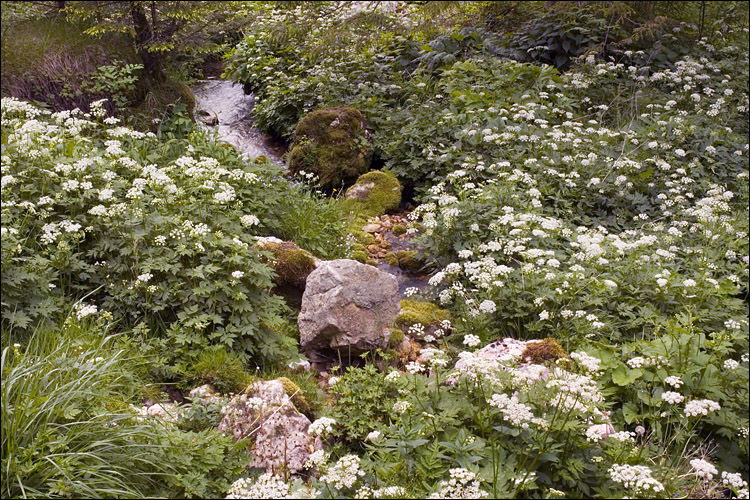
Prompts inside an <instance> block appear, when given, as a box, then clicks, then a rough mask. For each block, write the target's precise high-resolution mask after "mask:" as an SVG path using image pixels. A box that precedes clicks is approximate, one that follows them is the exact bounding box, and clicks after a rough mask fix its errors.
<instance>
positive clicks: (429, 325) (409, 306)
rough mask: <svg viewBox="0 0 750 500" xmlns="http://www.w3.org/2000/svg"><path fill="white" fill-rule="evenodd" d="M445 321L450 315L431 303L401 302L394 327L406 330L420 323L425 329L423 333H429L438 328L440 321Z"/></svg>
mask: <svg viewBox="0 0 750 500" xmlns="http://www.w3.org/2000/svg"><path fill="white" fill-rule="evenodd" d="M446 319H450V313H449V312H448V311H447V310H445V309H440V308H439V307H438V306H436V305H435V304H433V303H432V302H420V301H417V300H402V301H401V312H400V313H399V314H398V317H397V318H396V327H397V328H400V329H402V330H408V329H409V327H410V326H412V325H415V324H417V323H421V324H422V325H424V327H425V333H431V332H432V331H434V330H436V329H438V328H439V327H440V322H441V321H444V320H446Z"/></svg>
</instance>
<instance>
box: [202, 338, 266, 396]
mask: <svg viewBox="0 0 750 500" xmlns="http://www.w3.org/2000/svg"><path fill="white" fill-rule="evenodd" d="M188 378H189V379H191V380H192V381H193V383H198V384H211V385H213V386H214V387H215V388H216V390H217V391H219V392H221V393H224V394H226V393H230V392H239V391H241V390H242V389H243V388H245V387H247V386H248V385H250V384H252V383H253V382H254V381H255V380H256V378H255V377H254V376H253V375H251V374H250V373H249V372H248V371H246V370H245V367H244V365H243V363H242V361H241V360H240V359H239V358H238V357H237V355H236V354H235V353H233V352H231V351H228V350H227V349H226V348H224V347H223V346H219V347H213V348H210V349H207V350H205V351H203V352H202V353H201V354H200V356H198V360H197V361H196V362H195V364H193V365H192V367H191V368H190V369H189V371H188Z"/></svg>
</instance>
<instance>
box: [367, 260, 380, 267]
mask: <svg viewBox="0 0 750 500" xmlns="http://www.w3.org/2000/svg"><path fill="white" fill-rule="evenodd" d="M365 264H367V265H368V266H373V267H378V261H377V260H373V259H367V260H366V261H365Z"/></svg>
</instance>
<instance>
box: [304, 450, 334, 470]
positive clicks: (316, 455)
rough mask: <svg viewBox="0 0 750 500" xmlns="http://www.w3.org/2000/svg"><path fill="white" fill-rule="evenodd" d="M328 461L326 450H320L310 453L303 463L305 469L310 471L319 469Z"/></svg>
mask: <svg viewBox="0 0 750 500" xmlns="http://www.w3.org/2000/svg"><path fill="white" fill-rule="evenodd" d="M327 461H328V453H326V450H323V449H320V450H315V451H314V452H312V453H310V455H309V456H308V457H307V460H306V461H305V468H306V469H311V468H313V467H320V466H321V465H323V464H325V463H326V462H327Z"/></svg>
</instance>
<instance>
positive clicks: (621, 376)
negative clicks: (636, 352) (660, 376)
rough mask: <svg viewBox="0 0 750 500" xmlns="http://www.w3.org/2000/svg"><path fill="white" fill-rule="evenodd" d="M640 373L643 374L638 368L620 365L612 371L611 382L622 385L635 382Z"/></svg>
mask: <svg viewBox="0 0 750 500" xmlns="http://www.w3.org/2000/svg"><path fill="white" fill-rule="evenodd" d="M641 375H643V372H642V371H641V370H640V369H638V368H635V369H630V368H627V367H626V366H625V365H620V367H618V368H617V369H616V370H615V371H614V372H612V382H614V383H615V384H617V385H619V386H622V387H624V386H626V385H630V384H632V383H633V382H635V381H636V380H637V379H638V378H639V377H640V376H641Z"/></svg>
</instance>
